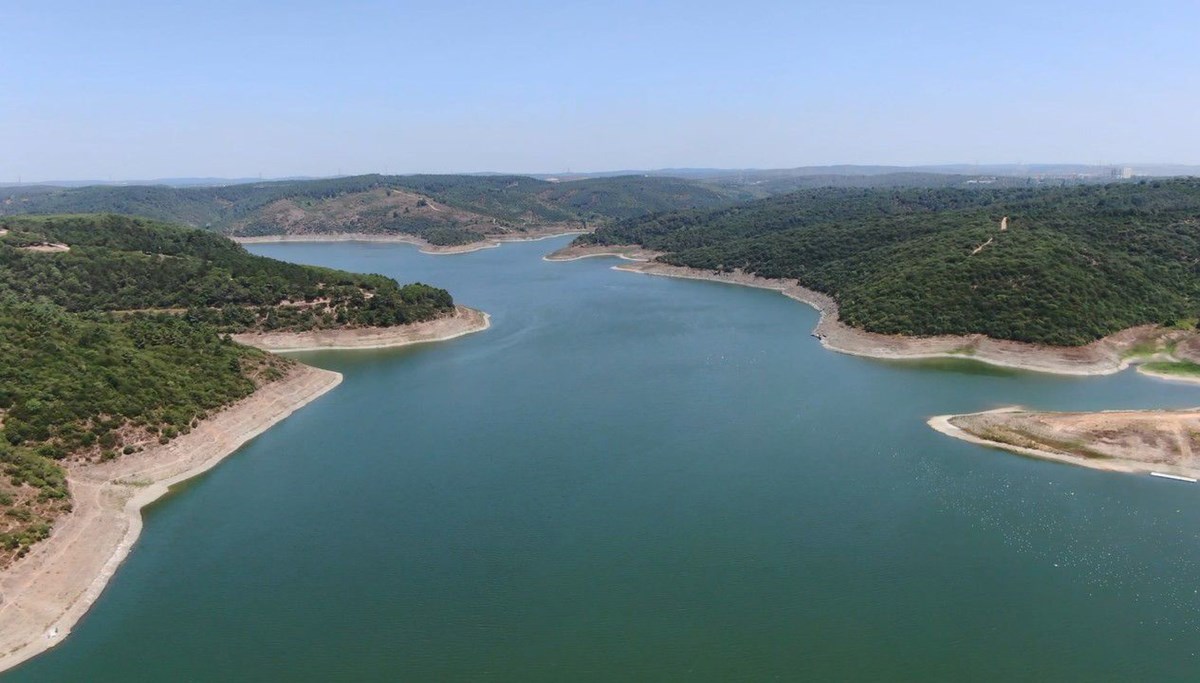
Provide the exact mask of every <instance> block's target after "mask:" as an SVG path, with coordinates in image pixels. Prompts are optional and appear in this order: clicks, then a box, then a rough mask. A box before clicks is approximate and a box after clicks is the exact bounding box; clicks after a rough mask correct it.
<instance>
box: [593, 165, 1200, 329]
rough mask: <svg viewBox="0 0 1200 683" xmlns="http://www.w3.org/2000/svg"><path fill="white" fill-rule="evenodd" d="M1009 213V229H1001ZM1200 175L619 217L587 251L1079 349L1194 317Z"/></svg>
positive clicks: (910, 319)
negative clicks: (642, 252)
mask: <svg viewBox="0 0 1200 683" xmlns="http://www.w3.org/2000/svg"><path fill="white" fill-rule="evenodd" d="M1005 216H1007V217H1008V218H1009V221H1008V229H1007V230H1004V231H1001V230H1000V229H999V226H1000V221H1001V219H1002V218H1003V217H1005ZM1198 228H1200V180H1196V179H1177V180H1162V181H1154V182H1140V183H1117V184H1109V185H1082V186H1071V187H1056V188H992V187H988V188H979V189H971V190H966V189H958V188H941V189H847V188H826V189H821V190H808V191H802V192H796V193H792V194H788V195H783V196H779V197H772V198H768V199H764V200H759V201H755V202H750V203H746V204H741V205H737V206H733V207H728V208H723V209H717V210H711V211H682V212H672V213H666V214H657V215H653V216H649V217H644V218H640V219H630V220H626V221H622V222H620V223H618V224H616V225H613V226H608V227H603V228H600V229H599V230H597V231H596V232H595V233H594V234H591V235H583V236H581V237H580V238H579V239H578V240H577V242H578V243H581V244H638V245H642V246H645V247H648V248H650V249H654V250H658V251H662V252H665V255H664V256H662V257H661V260H662V261H664V262H667V263H671V264H675V265H681V266H690V267H694V268H701V269H705V270H714V271H729V270H734V269H742V270H745V271H748V272H751V273H755V274H758V275H762V276H764V277H773V278H795V279H797V280H799V281H800V282H801V283H802V284H803V285H805V286H807V287H810V288H812V289H815V290H818V291H821V292H825V293H827V294H829V295H831V296H833V297H834V298H835V299H836V300H837V302H838V304H839V306H840V310H841V316H842V319H843V320H844V321H845V322H847V323H848V324H850V325H853V326H855V327H859V328H862V329H865V330H869V331H873V332H882V333H888V334H908V335H934V334H969V333H983V334H986V335H988V336H990V337H994V338H997V339H1013V340H1018V341H1026V342H1035V343H1044V344H1055V345H1080V344H1086V343H1088V342H1091V341H1093V340H1095V339H1098V338H1100V337H1103V336H1106V335H1108V334H1111V333H1113V332H1117V331H1118V330H1121V329H1124V328H1127V327H1132V326H1135V325H1141V324H1148V323H1156V324H1176V325H1177V324H1178V321H1180V320H1185V319H1194V318H1196V316H1197V313H1198V312H1200V278H1198V277H1197V275H1198V274H1200V273H1198V270H1197V269H1198V268H1200V265H1198V264H1200V230H1198Z"/></svg>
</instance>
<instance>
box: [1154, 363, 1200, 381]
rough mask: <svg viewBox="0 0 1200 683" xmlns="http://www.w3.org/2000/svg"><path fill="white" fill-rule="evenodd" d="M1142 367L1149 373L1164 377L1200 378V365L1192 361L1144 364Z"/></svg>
mask: <svg viewBox="0 0 1200 683" xmlns="http://www.w3.org/2000/svg"><path fill="white" fill-rule="evenodd" d="M1141 367H1142V368H1144V369H1145V370H1146V371H1148V372H1153V373H1158V374H1162V375H1179V376H1181V377H1200V363H1193V362H1191V361H1162V362H1157V361H1156V362H1153V363H1143V364H1142V366H1141Z"/></svg>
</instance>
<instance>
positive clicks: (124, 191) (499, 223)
mask: <svg viewBox="0 0 1200 683" xmlns="http://www.w3.org/2000/svg"><path fill="white" fill-rule="evenodd" d="M737 198H738V195H737V194H736V193H732V192H729V191H726V190H723V189H721V188H718V187H713V186H708V185H704V184H700V183H695V182H690V181H684V180H678V179H673V178H640V177H639V178H627V177H616V178H599V179H590V180H584V181H579V182H572V183H554V182H550V181H545V180H538V179H535V178H529V177H525V176H504V175H487V176H482V175H416V176H382V175H365V176H352V177H346V178H330V179H322V180H301V181H277V182H258V183H247V184H240V185H227V186H219V187H186V188H177V187H166V186H107V185H103V186H102V185H97V186H90V187H81V188H63V189H54V190H45V189H39V190H37V191H31V190H28V189H26V188H15V189H14V188H9V189H5V190H0V215H16V214H59V213H93V212H111V213H119V214H124V215H132V216H143V217H147V218H153V219H157V220H164V221H174V222H180V223H185V224H187V225H191V226H194V227H203V228H208V229H211V230H214V231H217V232H220V233H222V234H226V235H231V236H261V235H282V234H329V233H347V232H353V233H370V234H399V233H403V234H409V235H415V236H418V237H421V238H424V239H426V240H428V241H430V242H432V243H434V244H439V245H453V244H464V243H468V242H473V241H477V240H479V239H481V238H483V237H484V236H494V235H513V234H516V235H519V234H522V233H525V232H527V231H529V230H533V229H539V228H546V227H563V228H566V227H570V228H580V227H583V226H585V225H591V224H595V223H598V222H599V223H603V222H607V221H611V220H615V219H621V218H628V217H632V216H637V215H643V214H646V213H650V212H654V211H665V210H676V209H685V208H713V207H716V206H721V205H724V204H728V203H730V202H732V201H735V200H736V199H737Z"/></svg>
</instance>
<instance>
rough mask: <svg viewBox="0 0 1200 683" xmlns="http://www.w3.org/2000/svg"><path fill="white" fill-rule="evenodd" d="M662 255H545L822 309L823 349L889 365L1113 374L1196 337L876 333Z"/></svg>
mask: <svg viewBox="0 0 1200 683" xmlns="http://www.w3.org/2000/svg"><path fill="white" fill-rule="evenodd" d="M659 255H660V253H659V252H653V251H648V250H646V249H642V248H640V247H624V246H619V247H612V246H585V247H579V246H568V247H565V248H563V249H560V250H558V251H556V252H554V253H553V254H550V255H548V256H546V257H545V259H546V260H548V261H573V260H578V259H581V258H591V257H596V256H617V257H620V258H623V259H626V260H629V261H636V262H637V263H623V264H620V265H616V266H613V269H614V270H621V271H625V272H631V273H642V274H644V275H659V276H664V277H676V278H684V279H690V280H708V281H712V282H723V283H726V284H733V285H741V286H744V287H755V288H759V289H770V290H774V291H777V292H780V293H781V294H783V295H784V296H786V297H788V298H791V299H794V300H796V301H799V302H801V303H805V304H808V305H809V306H812V307H813V308H815V309H817V312H818V313H820V320H819V322H818V323H817V326H816V328H814V330H813V333H812V334H813V336H814V337H816V338H817V339H818V340H820V342H821V345H822V346H824V347H825V348H827V349H829V350H831V351H837V352H839V353H845V354H849V355H854V356H863V357H868V358H877V359H884V360H919V359H929V358H959V359H969V360H976V361H979V362H982V363H988V364H990V365H997V366H1001V367H1007V368H1013V369H1018V370H1029V371H1034V372H1046V373H1052V374H1061V375H1110V374H1113V373H1117V372H1120V371H1122V370H1125V369H1126V368H1128V367H1129V366H1130V365H1133V364H1136V363H1138V362H1140V361H1141V360H1142V359H1141V358H1139V357H1137V356H1134V355H1132V351H1133V349H1134V347H1135V346H1137V345H1139V344H1142V343H1145V342H1147V341H1150V340H1177V339H1182V338H1185V337H1194V336H1195V335H1193V334H1190V333H1186V332H1180V331H1175V330H1162V329H1160V328H1157V327H1155V326H1152V325H1145V326H1141V327H1132V328H1129V329H1126V330H1122V331H1120V332H1117V333H1115V334H1112V335H1109V336H1107V337H1105V338H1103V339H1100V340H1097V341H1095V342H1092V343H1091V344H1087V345H1085V346H1044V345H1039V344H1029V343H1025V342H1015V341H1006V340H1000V339H992V338H990V337H987V336H986V335H982V334H973V335H940V336H935V337H906V336H899V335H887V334H877V333H874V332H865V331H863V330H859V329H856V328H853V327H850V326H849V325H846V324H845V323H843V322H841V321H840V320H839V319H838V307H837V302H835V301H834V300H833V298H832V297H830V296H829V295H827V294H822V293H820V292H816V291H813V290H811V289H808V288H806V287H804V286H802V285H801V284H800V283H799V282H797V281H795V280H781V279H769V278H764V277H760V276H758V275H751V274H748V273H744V272H741V271H734V272H732V273H716V272H713V271H708V270H700V269H696V268H686V267H681V266H672V265H668V264H665V263H658V262H655V261H653V259H654V258H655V257H657V256H659ZM1146 374H1152V375H1154V376H1164V377H1168V378H1169V379H1177V377H1175V376H1165V375H1162V373H1152V372H1149V371H1147V372H1146ZM1185 381H1186V380H1185Z"/></svg>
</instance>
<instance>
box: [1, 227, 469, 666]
mask: <svg viewBox="0 0 1200 683" xmlns="http://www.w3.org/2000/svg"><path fill="white" fill-rule="evenodd" d="M47 244H53V245H60V247H61V248H56V249H45V248H40V247H44V245H47ZM487 325H488V318H487V315H486V314H484V313H482V312H480V311H476V310H474V309H470V308H467V307H465V306H460V305H456V304H455V303H454V301H453V299H452V297H451V296H450V294H449V293H448V292H446V291H445V290H442V289H438V288H435V287H430V286H428V285H423V284H420V283H414V284H409V285H403V286H402V285H399V284H398V283H396V282H395V281H394V280H391V279H390V278H386V277H383V276H379V275H357V274H353V273H347V272H343V271H337V270H332V269H328V268H316V267H310V266H300V265H295V264H289V263H283V262H280V261H275V260H273V259H268V258H264V257H259V256H253V255H251V254H249V253H248V252H246V251H245V250H244V249H243V248H242V247H240V246H238V245H237V244H235V243H233V242H232V241H230V240H229V239H227V238H224V237H221V236H218V235H215V234H212V233H209V232H204V231H200V230H194V229H190V228H183V227H178V226H172V225H167V224H162V223H159V222H155V221H149V220H144V219H135V218H129V217H124V216H116V215H73V216H54V217H36V218H34V217H22V218H8V219H2V220H0V354H2V355H3V356H4V358H6V359H7V360H8V361H9V362H6V363H5V364H4V365H3V366H2V367H0V437H2V438H0V463H2V464H3V474H4V476H3V477H0V512H2V513H3V514H2V515H0V669H4V668H8V667H11V666H14V665H15V664H17V663H19V662H21V661H24V660H25V659H27V658H29V657H31V656H34V655H36V654H37V653H39V652H42V651H44V650H45V649H46V648H49V647H52V646H54V645H55V644H57V643H58V642H61V640H62V639H63V638H64V637H65V636H66V635H67V634H68V633H69V632H70V629H71V627H72V625H73V624H74V623H75V622H76V621H77V620H78V619H79V618H80V617H81V616H82V615H83V614H84V613H85V612H86V611H87V609H88V608H89V607H90V605H91V604H92V602H93V601H94V600H95V599H96V598H97V597H98V596H99V594H100V592H101V591H102V590H103V588H104V586H105V584H106V583H107V582H108V580H109V579H110V578H111V576H112V575H113V573H114V572H115V571H116V568H117V567H118V565H119V564H120V563H121V561H122V560H123V559H124V558H125V556H126V555H127V554H128V552H129V550H130V548H131V546H132V544H133V542H134V541H135V540H136V538H137V535H138V533H139V531H140V529H141V516H140V510H141V508H142V507H143V506H145V505H146V504H148V503H150V502H151V501H153V500H155V499H157V498H159V497H160V496H162V495H164V494H165V493H166V492H167V491H168V489H169V487H170V486H171V485H173V484H175V483H178V482H180V481H183V480H185V479H187V478H189V477H192V476H195V475H196V474H198V473H200V472H203V471H205V470H207V469H209V468H210V467H212V466H214V465H215V464H217V463H218V462H219V461H220V460H221V459H223V458H225V457H227V456H228V455H230V454H231V453H233V452H234V451H236V450H237V449H238V448H239V447H240V446H241V445H242V444H244V443H245V442H246V441H248V440H249V439H251V438H253V437H254V436H256V435H258V434H260V433H261V432H263V431H265V430H266V429H267V428H269V427H270V426H271V425H273V424H275V423H276V422H278V421H279V420H282V419H284V418H285V417H287V416H288V415H290V414H291V413H292V412H293V411H295V410H296V409H298V408H300V407H302V406H304V405H305V404H307V403H308V402H310V401H312V400H314V399H316V398H317V397H319V396H321V395H323V394H324V393H326V392H327V391H329V390H330V389H332V388H333V387H335V386H336V385H337V384H338V383H339V382H340V381H341V376H340V375H339V374H338V373H335V372H329V371H326V370H320V369H317V368H312V367H308V366H306V365H302V364H300V363H297V362H296V361H294V360H290V359H287V358H284V357H281V356H276V355H273V354H271V353H268V352H266V351H264V350H262V349H277V350H302V349H313V348H379V347H382V346H398V345H404V344H412V343H421V342H431V341H438V340H442V339H450V338H453V337H457V336H461V335H463V334H468V333H470V332H474V331H478V330H482V329H486V327H487ZM255 347H259V348H255Z"/></svg>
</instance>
